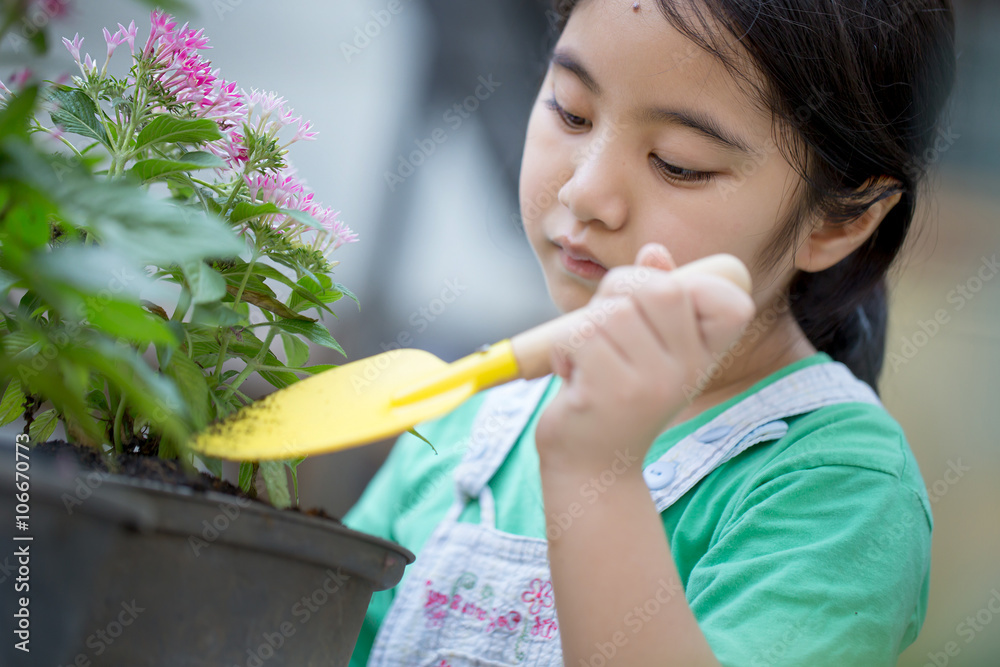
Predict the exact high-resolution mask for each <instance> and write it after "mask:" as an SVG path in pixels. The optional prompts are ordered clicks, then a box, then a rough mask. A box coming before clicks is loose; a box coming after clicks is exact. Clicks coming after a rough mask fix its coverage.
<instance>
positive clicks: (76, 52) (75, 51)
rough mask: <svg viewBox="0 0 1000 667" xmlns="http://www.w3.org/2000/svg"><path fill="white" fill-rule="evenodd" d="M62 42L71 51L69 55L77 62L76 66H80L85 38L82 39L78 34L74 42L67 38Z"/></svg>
mask: <svg viewBox="0 0 1000 667" xmlns="http://www.w3.org/2000/svg"><path fill="white" fill-rule="evenodd" d="M62 42H63V44H65V45H66V48H67V49H69V53H70V55H71V56H73V60H75V61H76V64H77V65H79V64H80V47H81V46H82V45H83V37H80V33H76V35H74V36H73V41H72V42H71V41H69V40H68V39H66V38H65V37H63V38H62Z"/></svg>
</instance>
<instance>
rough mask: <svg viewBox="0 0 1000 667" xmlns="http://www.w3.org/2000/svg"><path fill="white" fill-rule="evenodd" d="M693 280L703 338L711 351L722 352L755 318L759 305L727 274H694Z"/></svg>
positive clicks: (692, 285)
mask: <svg viewBox="0 0 1000 667" xmlns="http://www.w3.org/2000/svg"><path fill="white" fill-rule="evenodd" d="M685 281H686V282H688V284H689V289H690V293H691V296H692V299H693V303H694V309H695V312H696V313H697V316H698V328H699V330H700V332H701V338H702V341H703V342H704V345H705V347H706V348H708V350H709V352H713V353H715V352H722V351H724V350H726V349H727V348H728V347H729V346H730V345H731V344H732V343H734V342H735V341H736V339H737V338H738V337H739V336H740V333H741V332H742V330H743V327H745V326H746V325H747V324H749V322H750V321H751V320H752V319H753V316H754V313H755V312H756V310H757V308H756V306H755V305H754V302H753V299H752V298H751V297H750V295H749V294H747V293H746V292H744V291H743V290H742V289H741V288H739V287H737V286H736V285H734V284H733V283H731V282H730V281H728V280H726V279H725V278H720V277H718V276H712V275H692V276H688V277H686V278H685Z"/></svg>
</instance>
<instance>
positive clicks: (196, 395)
mask: <svg viewBox="0 0 1000 667" xmlns="http://www.w3.org/2000/svg"><path fill="white" fill-rule="evenodd" d="M30 4H31V3H26V2H15V3H12V4H10V5H9V6H8V5H5V7H6V8H7V9H8V11H7V12H6V13H5V17H6V24H5V27H4V28H2V29H0V38H2V37H3V32H5V31H6V30H9V29H10V27H11V26H12V25H17V24H18V17H19V14H18V12H19V11H24V10H25V8H26V5H30ZM49 4H51V3H49ZM56 4H58V5H59V6H60V7H61V6H62V5H61V4H60V3H56ZM29 9H30V7H29ZM150 24H151V25H150V30H149V33H148V35H147V36H146V37H145V39H142V38H141V37H140V35H139V34H138V30H137V28H136V26H135V23H134V22H133V23H130V24H129V26H127V27H126V26H124V25H121V24H119V26H118V28H117V30H116V31H115V32H111V31H110V30H105V31H104V35H105V42H106V44H105V45H103V46H106V52H105V49H104V48H103V47H102V49H101V51H102V53H101V55H102V56H104V60H103V64H102V63H101V62H99V61H100V60H101V59H100V58H99V59H98V60H96V61H95V60H94V59H93V58H92V57H91V56H90V55H89V54H86V53H85V52H84V51H83V49H82V40H81V39H80V38H79V36H76V37H74V38H73V39H68V38H66V39H64V40H63V43H64V45H65V46H66V48H67V49H68V51H69V52H70V53H71V54H72V56H73V58H74V60H75V62H76V66H77V68H78V70H79V73H78V74H75V75H74V76H72V77H71V78H69V79H67V80H60V81H59V82H56V83H50V84H47V85H36V84H33V83H30V77H28V76H24V77H15V79H16V81H15V82H13V83H11V84H10V85H9V86H6V85H3V86H2V87H0V294H2V295H3V297H4V299H3V300H2V301H0V310H2V315H3V320H2V321H0V390H2V398H0V425H3V424H8V423H11V422H15V421H16V420H19V419H23V422H24V432H23V433H22V434H20V435H18V436H17V438H16V442H14V443H11V444H12V445H13V447H11V448H8V449H3V450H0V451H3V462H2V468H3V470H4V477H3V479H4V495H5V497H6V502H5V503H4V507H5V508H7V507H9V508H11V509H10V510H5V511H13V515H12V516H10V517H9V521H7V522H6V523H5V525H7V526H10V528H9V529H8V530H9V531H10V533H12V534H11V535H10V537H11V538H12V539H10V540H8V543H10V544H13V545H14V554H13V557H14V562H15V563H16V568H15V571H17V572H18V575H17V579H16V580H15V581H13V582H8V583H13V584H14V595H5V596H4V602H3V605H2V606H3V613H4V616H5V618H7V619H13V622H14V631H15V634H14V641H13V642H6V643H5V645H4V648H3V650H2V654H3V655H5V656H6V659H5V660H3V661H2V662H3V663H4V664H14V665H16V664H58V665H64V664H65V665H90V664H94V665H99V664H111V665H126V664H127V665H212V666H213V667H214V666H217V665H222V664H226V665H229V664H237V665H255V664H263V663H264V662H267V663H268V664H274V665H282V664H287V665H319V664H324V665H326V664H346V663H347V660H348V659H349V656H350V654H351V650H352V648H353V644H354V641H355V639H356V637H357V633H358V631H359V628H360V625H361V622H362V619H363V616H364V613H365V610H366V608H367V605H368V601H369V598H370V596H371V593H372V592H373V591H374V590H382V589H385V588H389V587H391V586H393V585H395V584H396V583H397V582H398V580H399V578H400V577H401V576H402V570H403V567H404V566H405V565H406V564H407V563H409V562H412V560H413V555H412V554H411V553H409V552H408V551H406V550H405V549H402V548H401V547H399V546H398V545H394V544H392V543H389V542H385V541H384V540H380V539H378V538H374V537H371V536H366V535H363V534H361V533H358V532H356V531H352V530H349V529H346V528H345V527H343V526H341V525H339V523H338V522H335V521H331V520H329V519H323V518H317V517H313V516H307V515H305V514H302V513H297V512H287V511H286V512H281V511H278V510H277V509H274V508H272V507H269V506H267V505H265V504H263V503H261V502H258V501H255V500H253V498H254V497H255V496H256V494H257V491H258V488H257V485H258V480H259V479H260V480H262V481H263V483H264V486H265V487H266V490H267V495H268V498H269V500H270V503H271V505H274V506H275V507H278V508H287V507H291V506H292V505H293V504H295V503H294V501H293V496H294V497H295V500H297V482H296V477H295V469H296V466H297V465H298V464H299V463H300V462H301V460H300V459H297V460H291V461H283V462H255V461H245V462H242V463H241V465H240V469H239V479H238V481H239V485H238V486H239V488H238V489H237V488H235V487H233V486H232V485H227V484H226V483H224V482H222V481H221V479H220V478H221V477H222V464H221V461H219V460H213V459H209V458H205V457H198V456H195V455H193V454H192V453H191V452H190V451H189V450H188V449H187V447H186V443H187V441H188V439H189V438H190V436H191V435H192V434H193V433H195V432H197V431H199V430H200V429H202V428H204V427H205V426H206V425H207V424H209V423H210V422H212V421H213V420H216V419H219V418H222V417H224V416H226V415H227V414H229V413H231V412H232V411H234V410H236V409H238V408H239V407H241V406H243V405H245V404H246V403H248V402H249V401H250V398H249V397H248V396H246V395H245V394H244V393H243V391H242V390H241V388H242V387H243V383H244V382H245V381H246V380H247V379H248V378H250V377H251V376H254V375H258V376H259V377H261V378H263V379H264V380H266V381H267V382H269V383H270V384H271V385H273V386H274V387H277V388H281V387H284V386H287V385H288V384H290V383H293V382H295V381H296V380H297V379H298V378H299V376H308V375H310V374H314V373H316V372H319V371H322V370H325V369H326V368H329V367H330V366H328V365H309V362H308V359H309V347H308V344H307V341H308V342H312V343H315V344H318V345H321V346H325V347H327V348H332V349H334V350H337V351H338V352H341V353H342V350H341V349H340V346H339V345H338V344H337V342H336V340H335V339H334V338H333V337H332V336H331V335H330V333H329V331H328V330H327V329H326V328H325V327H324V326H323V325H322V323H321V322H320V321H319V318H320V317H322V315H323V313H324V312H332V311H331V309H330V305H331V304H333V303H335V302H337V301H339V300H340V299H342V298H343V297H345V296H346V297H348V298H352V299H353V298H354V297H353V295H352V294H351V293H350V292H349V291H348V290H347V289H346V288H345V287H343V286H342V285H339V284H337V283H335V282H334V281H333V279H332V277H331V273H332V270H333V268H334V267H335V266H336V264H337V262H335V261H331V260H330V259H329V255H330V253H331V252H332V251H333V250H334V249H336V248H337V247H338V246H340V245H342V244H344V243H349V242H351V241H353V240H354V239H355V238H356V237H355V235H354V234H353V232H351V230H350V229H349V228H348V227H346V226H345V225H344V224H343V223H342V222H340V221H339V220H338V219H337V213H336V212H334V211H333V210H332V209H330V208H327V207H324V206H322V205H321V204H319V203H318V202H317V201H315V199H314V195H313V194H312V193H311V192H309V191H308V190H307V189H306V188H305V186H304V185H303V184H302V182H301V181H300V180H299V179H298V178H297V176H296V173H295V171H294V169H293V167H292V166H291V164H290V162H289V160H288V156H287V150H288V147H289V146H290V145H291V144H293V143H295V142H296V141H303V140H309V139H311V138H312V137H313V134H314V133H313V132H312V131H311V124H310V123H309V122H306V121H303V120H302V119H301V118H300V117H295V116H294V115H293V113H292V110H291V109H290V108H289V107H288V106H287V104H286V103H285V101H284V100H283V99H281V98H279V97H277V96H276V95H274V94H271V93H265V92H259V91H251V92H246V91H244V90H242V89H240V88H238V87H237V86H236V84H235V83H232V82H227V81H225V80H223V79H221V78H220V77H219V74H218V72H217V71H215V70H213V69H212V67H211V63H210V62H208V61H207V60H206V59H205V58H204V55H203V51H204V49H205V48H206V47H207V38H206V37H205V36H204V34H203V33H202V31H200V30H195V29H193V28H191V27H189V26H188V25H186V24H185V25H183V26H180V25H178V23H177V22H176V21H174V20H173V19H172V18H171V16H169V15H167V14H165V13H164V12H161V11H153V12H152V15H151V20H150ZM35 44H36V45H37V46H38V47H39V48H42V49H44V45H45V40H44V36H43V38H42V39H40V40H35ZM126 49H127V51H128V53H129V57H130V58H131V64H130V67H129V69H128V72H127V74H125V75H123V76H115V75H113V74H112V73H110V72H109V70H108V61H110V60H111V58H112V56H113V55H115V53H116V52H117V53H118V54H119V57H121V54H122V51H124V50H126ZM57 147H58V149H57ZM279 340H280V342H281V350H279V351H278V353H275V351H274V350H272V348H273V347H275V346H276V345H275V344H276V343H277V341H279ZM59 424H61V425H62V426H63V427H64V429H65V433H66V436H67V440H69V441H70V442H71V444H70V445H68V446H64V447H61V448H59V447H56V446H54V445H52V444H45V445H43V444H40V443H46V441H48V440H49V439H50V438H51V437H52V434H53V433H54V431H55V429H56V428H57V426H58V425H59ZM46 450H52V451H56V450H58V451H63V452H66V451H69V452H72V453H73V454H72V457H71V459H67V458H66V456H59V455H53V456H43V451H46ZM88 464H89V466H90V467H86V466H87V465H88ZM196 467H197V468H201V469H202V470H204V471H208V472H210V473H212V476H208V475H204V474H203V475H201V477H197V476H196V475H195V468H196ZM289 477H290V478H291V481H292V486H291V489H290V488H289V483H288V482H289ZM223 492H226V493H223ZM3 565H4V572H8V571H9V570H8V569H7V567H8V563H6V562H5V563H4V564H3ZM21 565H23V566H24V567H23V568H22V567H21ZM22 570H23V572H22ZM11 578H13V577H11Z"/></svg>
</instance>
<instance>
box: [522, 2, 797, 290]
mask: <svg viewBox="0 0 1000 667" xmlns="http://www.w3.org/2000/svg"><path fill="white" fill-rule="evenodd" d="M632 4H633V3H632V0H599V1H595V0H584V1H583V2H581V3H580V4H579V5H578V6H577V8H576V9H575V10H574V11H573V14H572V15H571V17H570V19H569V21H568V23H567V25H566V28H565V30H564V32H563V34H562V36H561V37H560V39H559V42H558V43H557V45H556V47H555V51H554V55H553V59H552V63H551V64H550V67H549V71H548V73H547V75H546V77H545V81H544V82H543V84H542V87H541V90H540V92H539V95H538V99H537V100H536V102H535V106H534V108H533V110H532V113H531V119H530V121H529V123H528V131H527V137H526V140H525V149H524V158H523V163H522V167H521V179H520V199H521V214H522V216H523V219H524V226H525V229H526V231H527V234H528V238H529V240H530V241H531V244H532V247H533V249H534V251H535V254H536V255H537V257H538V260H539V262H540V263H541V265H542V269H543V271H544V273H545V278H546V282H547V284H548V288H549V293H550V294H551V296H552V299H553V300H554V301H555V303H556V305H557V306H559V308H560V309H562V310H571V309H575V308H578V307H580V306H583V305H584V304H586V302H587V301H588V300H589V299H590V297H591V296H592V295H593V293H594V291H595V289H596V287H597V284H598V282H599V281H600V279H601V277H602V276H603V275H604V274H605V273H606V272H607V270H608V269H610V268H612V267H615V266H619V265H625V264H632V263H634V261H635V256H636V253H637V252H638V250H639V248H640V247H642V245H643V244H644V243H647V242H650V241H656V242H659V243H662V244H663V245H664V246H666V247H667V249H668V250H670V252H671V253H672V254H673V256H674V259H675V260H676V261H677V263H678V264H684V263H686V262H689V261H691V260H693V259H697V258H699V257H702V256H705V255H709V254H713V253H717V252H728V253H731V254H733V255H736V256H737V257H739V258H740V259H742V260H743V261H744V262H745V263H746V264H747V265H748V266H752V265H753V261H754V259H755V258H756V257H757V254H758V252H759V251H761V250H762V249H763V245H764V244H765V243H766V242H767V241H768V239H769V238H770V237H771V235H772V232H774V230H775V228H776V227H777V226H778V225H779V224H780V221H782V220H783V219H784V216H785V215H787V213H788V212H789V210H790V208H791V205H792V201H793V197H795V196H796V194H797V192H798V186H799V184H800V182H801V178H800V177H799V176H798V174H797V173H796V172H795V171H794V169H793V168H792V166H791V165H790V164H789V163H788V162H787V161H786V160H785V159H784V158H783V157H782V156H781V154H780V153H779V152H778V151H777V150H776V147H775V144H774V141H773V139H772V131H771V128H772V123H771V116H770V114H769V113H766V112H764V111H762V110H760V109H759V108H757V107H756V106H755V105H754V104H753V103H752V102H751V99H750V97H749V96H747V95H746V94H744V93H743V92H741V90H740V88H739V86H738V85H737V83H736V80H735V79H734V78H733V77H732V76H731V75H730V74H729V73H727V71H726V69H725V67H724V66H723V65H722V64H721V63H720V62H718V61H717V60H716V59H714V58H713V57H712V56H711V55H709V54H708V53H706V52H704V51H701V50H700V49H698V48H697V47H696V46H695V45H694V44H693V43H692V42H691V41H690V40H688V39H687V38H686V37H684V36H683V35H682V34H681V33H679V32H678V31H677V30H675V29H674V28H673V27H672V26H671V25H670V24H669V23H668V22H667V21H666V20H664V18H663V17H662V15H660V13H659V11H658V10H657V9H656V8H655V7H651V6H650V5H652V4H653V0H645V2H643V6H642V8H641V9H640V10H639V11H638V12H636V11H634V10H633V7H632ZM792 273H793V269H792V259H791V253H789V254H788V256H787V261H784V262H781V266H780V267H778V268H776V269H773V270H771V271H769V272H768V273H767V275H761V274H759V273H758V274H755V275H754V284H755V286H756V287H755V293H754V298H755V300H756V301H757V305H758V308H760V307H762V306H763V305H764V304H767V303H770V302H771V301H772V300H773V299H774V298H775V297H776V296H777V295H778V294H779V293H782V292H783V291H784V288H785V287H786V286H787V282H788V280H790V278H791V275H792Z"/></svg>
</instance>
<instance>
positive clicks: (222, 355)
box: [214, 248, 258, 383]
mask: <svg viewBox="0 0 1000 667" xmlns="http://www.w3.org/2000/svg"><path fill="white" fill-rule="evenodd" d="M257 257H258V255H257V249H256V248H254V251H253V255H252V256H251V257H250V261H249V262H247V269H246V271H244V272H243V280H242V281H240V288H239V289H238V290H236V295H235V296H234V297H233V307H234V308H235V307H236V306H237V305H238V304H239V302H240V299H242V298H243V291H244V290H245V289H246V288H247V283H248V282H250V274H251V273H253V265H254V264H256V263H257ZM232 335H233V330H232V328H227V329H226V332H225V333H224V334H222V346H221V347H220V348H219V360H218V361H217V362H216V364H215V373H214V375H215V381H216V383H218V382H219V378H221V377H222V364H224V363H226V350H227V349H228V348H229V340H230V338H232Z"/></svg>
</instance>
